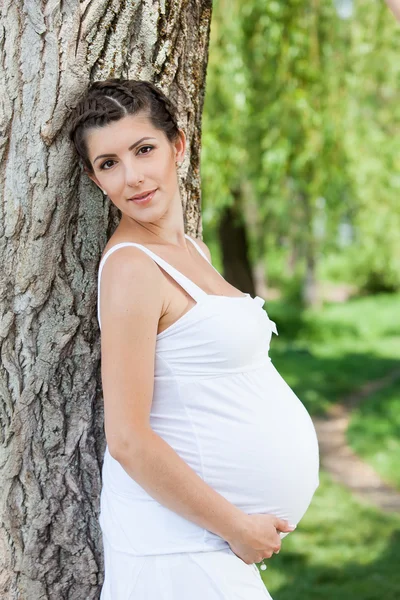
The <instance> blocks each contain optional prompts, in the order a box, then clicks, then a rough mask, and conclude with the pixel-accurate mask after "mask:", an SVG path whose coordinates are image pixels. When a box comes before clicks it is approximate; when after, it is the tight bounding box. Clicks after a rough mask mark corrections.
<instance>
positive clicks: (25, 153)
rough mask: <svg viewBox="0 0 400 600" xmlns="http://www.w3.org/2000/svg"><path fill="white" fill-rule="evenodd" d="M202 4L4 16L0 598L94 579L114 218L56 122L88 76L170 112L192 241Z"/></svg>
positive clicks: (90, 586)
mask: <svg viewBox="0 0 400 600" xmlns="http://www.w3.org/2000/svg"><path fill="white" fill-rule="evenodd" d="M211 1H212V0H169V1H166V0H137V1H135V0H130V1H125V0H81V1H78V0H69V1H68V2H62V0H48V1H47V2H43V1H41V0H29V1H26V0H25V1H24V0H3V1H2V4H1V5H0V10H1V22H0V48H1V54H0V57H1V60H0V83H1V94H0V161H1V163H0V179H1V185H0V189H1V198H0V210H1V217H0V256H1V271H0V345H1V346H0V348H1V365H0V520H1V529H0V597H1V598H2V599H4V600H14V599H22V600H45V599H52V600H63V599H68V600H88V599H91V598H98V597H99V591H100V587H101V584H102V581H103V562H102V543H101V536H100V529H99V525H98V513H99V496H100V489H101V466H102V460H103V453H104V449H105V438H104V429H103V403H102V395H101V379H100V344H99V328H98V323H97V319H96V299H97V289H96V283H97V268H98V263H99V258H100V255H101V252H102V249H103V247H104V245H105V243H106V240H107V238H108V237H109V235H110V234H111V232H112V230H113V229H114V228H115V226H116V224H117V220H118V214H117V211H115V210H114V207H113V206H112V205H111V206H110V204H109V203H108V200H105V199H104V197H103V195H102V194H101V192H100V191H99V190H98V189H97V187H96V186H95V185H94V184H93V183H92V182H91V181H90V180H89V179H88V178H87V177H86V175H84V174H82V173H81V170H80V169H79V168H78V165H77V161H76V159H75V156H74V154H73V148H72V147H71V145H70V143H69V141H68V137H67V127H68V115H69V109H70V107H73V106H74V105H75V104H76V103H77V101H78V100H79V98H80V97H81V95H82V94H83V93H84V91H85V88H86V86H87V84H88V83H89V82H90V81H93V80H98V79H106V78H108V77H120V76H122V77H129V78H139V79H150V80H152V81H154V82H155V83H156V84H158V85H160V87H161V88H162V89H163V90H164V91H165V92H167V93H169V94H171V96H172V98H173V99H174V100H175V101H176V102H177V104H178V106H179V109H180V124H181V126H183V127H184V129H185V131H186V133H187V136H188V152H187V156H186V161H185V162H184V164H183V166H182V168H181V176H182V192H183V202H184V210H185V216H186V225H187V227H186V229H187V231H188V232H189V233H193V234H195V235H200V236H201V233H202V231H201V221H200V180H199V155H200V131H201V113H202V107H203V98H204V88H205V71H206V65H207V58H208V40H209V28H210V19H211Z"/></svg>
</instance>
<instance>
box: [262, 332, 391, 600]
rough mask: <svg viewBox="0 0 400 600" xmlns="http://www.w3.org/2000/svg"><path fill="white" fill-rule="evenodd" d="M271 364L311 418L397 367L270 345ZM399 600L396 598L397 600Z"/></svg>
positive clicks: (375, 359) (378, 359)
mask: <svg viewBox="0 0 400 600" xmlns="http://www.w3.org/2000/svg"><path fill="white" fill-rule="evenodd" d="M270 356H271V359H272V362H273V364H274V365H275V367H276V368H277V370H278V371H279V373H280V374H281V375H282V377H283V378H284V379H285V381H286V382H287V383H288V384H289V385H290V387H291V388H292V389H293V391H294V392H295V393H296V394H297V396H298V397H299V398H300V400H301V401H302V402H303V404H304V405H305V406H306V408H307V410H308V411H309V412H310V414H312V415H319V414H323V413H324V412H325V411H326V410H327V409H328V408H329V406H330V405H331V404H334V403H336V402H340V401H342V400H343V398H344V397H345V396H346V395H348V394H350V393H352V392H353V391H355V390H356V389H357V388H358V387H359V386H361V385H363V384H365V382H366V381H368V380H374V379H379V378H380V377H383V376H384V375H386V374H387V373H388V372H389V371H391V370H392V369H395V368H396V367H398V366H399V360H398V358H396V357H394V358H389V357H382V356H377V355H376V354H374V353H373V352H365V353H361V352H357V353H356V352H346V351H344V350H343V352H342V353H341V354H338V355H335V356H321V355H316V354H313V353H312V352H311V351H310V350H308V349H307V348H304V347H298V346H296V345H291V344H281V345H278V344H275V345H274V346H273V344H272V343H271V349H270ZM399 598H400V597H399Z"/></svg>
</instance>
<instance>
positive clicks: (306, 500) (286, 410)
mask: <svg viewBox="0 0 400 600" xmlns="http://www.w3.org/2000/svg"><path fill="white" fill-rule="evenodd" d="M218 379H219V381H218V386H216V385H215V380H214V381H213V380H212V379H210V380H205V381H204V380H203V381H201V382H199V383H198V384H196V387H195V394H194V395H192V396H191V399H190V400H189V407H188V408H189V414H190V416H191V419H192V422H193V425H194V428H195V431H196V435H197V438H198V443H199V447H200V454H201V460H202V469H203V477H204V480H205V481H206V482H207V483H208V484H209V485H210V486H211V487H212V488H213V489H215V490H216V491H218V492H219V493H220V494H222V495H223V496H224V497H225V498H226V499H227V500H229V501H230V502H232V503H233V504H235V505H236V506H238V507H239V508H241V509H242V510H244V511H245V512H247V513H248V514H254V513H271V514H275V515H277V516H279V517H280V518H283V519H288V520H289V522H292V523H295V524H297V523H298V522H299V521H300V519H301V518H302V516H303V515H304V513H305V512H306V510H307V508H308V506H309V504H310V502H311V499H312V497H313V494H314V492H315V490H316V488H317V487H318V483H319V477H318V471H319V452H318V441H317V436H316V432H315V429H314V425H313V423H312V420H311V418H310V416H309V414H308V412H307V410H306V409H305V407H304V405H303V404H302V402H301V401H300V400H299V398H298V397H297V396H296V394H295V393H294V392H293V390H292V389H291V388H290V387H289V386H288V384H287V383H286V382H285V381H284V379H283V378H282V377H281V376H280V374H279V373H278V371H277V370H276V368H275V367H274V366H273V365H272V363H271V362H268V364H267V365H265V366H263V368H261V369H255V370H252V371H248V372H244V373H237V374H234V375H230V376H229V377H221V378H218ZM218 390H219V391H218ZM205 415H207V418H205Z"/></svg>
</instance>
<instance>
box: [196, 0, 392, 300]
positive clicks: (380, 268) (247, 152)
mask: <svg viewBox="0 0 400 600" xmlns="http://www.w3.org/2000/svg"><path fill="white" fill-rule="evenodd" d="M354 5H355V10H354V15H353V17H352V18H350V19H348V20H343V19H341V18H339V16H338V15H337V13H336V10H335V7H334V3H333V2H332V0H320V1H319V2H314V3H311V4H309V3H304V2H301V1H300V0H285V1H283V0H275V1H272V2H267V3H266V2H264V0H250V1H246V2H239V1H238V0H232V1H231V2H228V0H214V5H213V17H212V24H211V43H210V55H209V56H210V58H209V66H208V73H207V87H206V101H205V108H204V120H203V150H202V181H203V219H204V223H205V232H206V233H207V236H208V239H209V240H210V239H211V238H212V237H215V230H216V227H217V225H218V221H219V216H220V214H221V210H222V209H223V207H224V206H226V205H227V204H231V203H232V202H233V197H234V192H236V191H237V190H242V194H243V196H244V199H245V201H247V200H248V201H250V200H249V198H250V196H251V198H252V199H253V198H254V202H255V206H256V212H257V228H256V227H255V225H254V223H252V224H249V236H250V239H251V244H252V246H251V256H252V257H253V259H258V258H259V257H260V255H261V256H263V255H264V253H265V254H266V256H267V264H268V279H269V281H270V282H273V283H278V284H279V285H282V284H284V289H285V290H287V291H288V292H290V293H291V294H293V293H294V292H295V285H291V284H290V282H288V279H289V278H290V277H291V272H290V271H289V270H288V267H287V265H288V262H289V259H290V257H291V256H292V255H293V256H295V260H296V262H297V263H298V264H299V265H304V261H305V259H306V257H313V261H314V262H315V263H316V264H317V275H318V276H319V277H322V276H323V274H324V273H325V274H327V275H328V276H329V275H332V276H333V277H335V278H337V279H338V280H342V281H351V282H352V283H354V284H355V285H358V286H360V287H361V288H364V289H365V290H366V291H370V292H375V291H380V290H395V289H399V288H400V235H399V231H400V208H399V201H398V193H399V189H400V147H399V146H400V135H399V133H400V103H399V102H398V86H399V81H400V61H399V59H398V58H399V56H400V31H399V29H398V26H397V24H396V22H395V20H394V19H393V17H392V15H391V14H390V13H389V11H388V10H387V7H386V6H385V5H384V3H377V2H376V1H375V0H358V1H355V2H354ZM243 190H246V191H243ZM342 223H347V224H348V225H349V226H351V227H352V228H353V230H352V231H353V236H352V238H351V239H350V240H348V241H347V242H346V243H345V242H343V241H341V238H340V236H338V228H339V225H340V224H342ZM271 254H272V255H273V259H272V260H271V259H270V256H271ZM332 257H334V261H333V262H332V260H331V258H332ZM273 261H277V262H278V263H279V264H280V265H282V269H280V270H278V269H277V268H276V267H275V266H274V264H273ZM325 262H326V263H329V267H330V268H331V267H332V266H333V264H335V267H336V268H335V269H333V270H330V268H329V267H328V266H326V267H325ZM318 265H320V266H318ZM296 277H297V280H296V285H297V286H298V288H297V293H299V292H300V289H301V278H302V277H304V268H303V267H301V268H296ZM285 282H286V283H285Z"/></svg>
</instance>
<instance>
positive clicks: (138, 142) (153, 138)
mask: <svg viewBox="0 0 400 600" xmlns="http://www.w3.org/2000/svg"><path fill="white" fill-rule="evenodd" d="M155 139H157V138H155V137H142V138H140V140H138V141H137V142H135V143H134V144H132V146H129V148H128V150H133V149H134V148H136V146H138V145H139V144H140V142H143V140H155ZM106 156H117V155H116V154H99V156H96V158H95V159H94V161H93V164H94V163H95V162H96V160H98V159H99V158H105V157H106Z"/></svg>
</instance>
